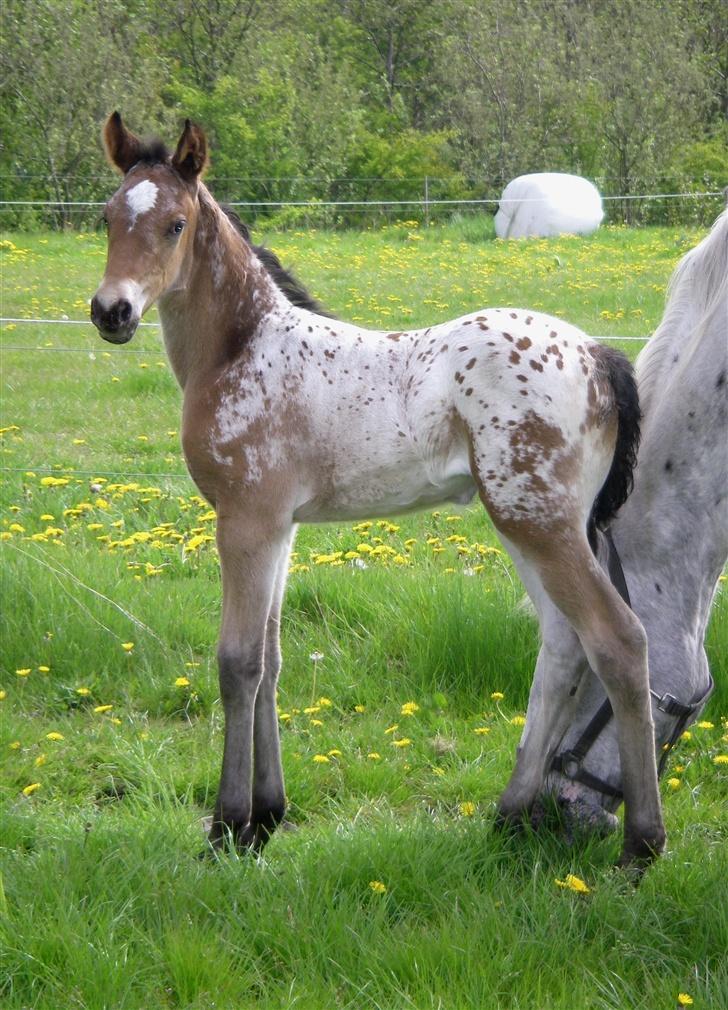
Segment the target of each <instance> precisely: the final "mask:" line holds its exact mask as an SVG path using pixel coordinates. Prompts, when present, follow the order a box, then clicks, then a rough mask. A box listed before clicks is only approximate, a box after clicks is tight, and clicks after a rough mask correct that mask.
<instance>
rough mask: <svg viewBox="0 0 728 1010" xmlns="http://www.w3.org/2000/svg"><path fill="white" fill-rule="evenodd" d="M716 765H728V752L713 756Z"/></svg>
mask: <svg viewBox="0 0 728 1010" xmlns="http://www.w3.org/2000/svg"><path fill="white" fill-rule="evenodd" d="M713 764H714V765H728V754H716V755H715V757H714V758H713Z"/></svg>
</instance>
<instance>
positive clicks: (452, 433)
mask: <svg viewBox="0 0 728 1010" xmlns="http://www.w3.org/2000/svg"><path fill="white" fill-rule="evenodd" d="M104 140H105V145H106V151H107V154H108V157H109V159H110V161H111V162H112V163H113V164H114V165H115V166H116V167H117V168H118V169H119V170H120V171H121V172H122V173H123V174H124V179H123V181H122V184H121V186H120V188H119V189H118V191H117V192H116V193H115V195H114V196H113V197H112V198H111V199H110V200H109V202H108V203H107V205H106V210H105V215H106V220H107V222H108V229H109V248H108V261H107V266H106V272H105V274H104V277H103V280H102V282H101V285H100V287H99V288H98V290H97V292H96V294H95V296H94V298H93V301H92V306H91V315H92V319H93V321H94V323H95V324H96V326H97V328H98V329H99V332H100V333H101V335H102V336H103V337H104V338H105V339H106V340H109V341H111V342H112V343H116V344H121V343H125V342H126V341H128V340H129V339H131V337H132V335H133V333H134V331H135V329H136V326H137V323H138V321H139V319H140V317H141V316H142V314H143V313H144V312H145V311H146V310H147V309H148V308H149V306H150V305H152V304H153V303H154V302H157V303H158V306H159V315H160V320H161V323H162V330H163V334H164V341H165V345H166V348H167V353H168V355H169V358H170V361H171V364H172V368H173V370H174V373H175V375H176V377H177V379H178V381H179V384H180V386H181V387H182V390H183V393H184V404H183V422H182V443H183V448H184V452H185V456H186V460H187V465H188V467H189V470H190V473H191V475H192V477H193V479H194V481H195V483H196V484H197V486H198V487H199V489H200V491H201V492H202V493H203V494H204V495H205V496H206V497H207V499H208V500H209V501H210V502H211V503H212V504H213V505H214V507H215V509H216V512H217V543H218V548H219V553H220V563H221V568H222V583H223V616H222V630H221V635H220V642H219V648H218V660H219V673H220V690H221V696H222V702H223V707H224V710H225V742H224V750H223V764H222V775H221V780H220V789H219V793H218V799H217V804H216V808H215V813H214V816H213V823H212V828H211V834H210V838H211V841H212V842H213V843H214V844H221V843H223V842H224V841H225V840H226V839H227V838H230V839H232V841H234V842H235V843H236V844H237V845H239V846H252V847H259V846H261V845H263V844H264V843H265V841H266V840H267V838H268V837H269V835H270V833H271V832H272V831H273V829H274V828H275V826H276V825H277V824H278V823H279V822H280V820H281V818H282V817H283V812H284V807H285V793H284V787H283V773H282V769H281V759H280V745H279V738H278V726H277V716H276V707H275V690H276V682H277V678H278V673H279V669H280V649H279V615H280V608H281V599H282V596H283V589H284V584H285V578H286V571H287V567H288V556H289V551H290V547H291V542H292V538H293V535H294V531H295V527H296V524H297V523H298V522H301V521H303V522H327V521H331V520H341V519H352V518H364V517H367V516H371V515H375V514H380V515H381V514H387V515H388V514H391V513H396V512H402V511H406V510H409V509H414V508H418V507H422V506H427V505H431V504H434V503H436V502H441V501H446V500H453V499H454V500H457V501H466V500H469V499H470V497H471V496H472V495H473V494H474V493H475V492H476V491H477V492H478V493H479V494H480V497H481V499H482V501H483V503H484V505H485V507H486V509H487V510H488V513H489V514H490V516H491V518H492V519H493V522H494V524H495V526H496V528H497V529H498V531H499V533H500V535H501V537H502V539H503V542H504V543H505V545H506V546H507V548H508V550H509V551H510V554H511V556H512V558H513V560H514V562H515V564H516V566H517V568H518V570H519V572H520V574H521V576H522V578H523V581H524V583H525V585H526V587H527V588H528V590H529V592H530V593H531V594H532V595H533V596H534V597H535V598H537V599H539V598H541V597H547V598H548V599H550V600H551V601H553V604H554V605H555V607H558V608H559V609H560V610H561V611H562V612H563V613H564V614H565V615H566V616H567V618H568V620H569V622H570V625H571V627H573V629H574V634H575V635H576V636H577V637H578V640H579V642H580V643H581V645H582V647H583V649H584V651H585V654H586V655H587V656H588V658H589V662H590V665H591V667H592V668H593V669H594V670H595V671H596V672H597V675H598V676H599V678H600V681H601V682H602V684H603V685H604V688H605V690H606V692H607V694H608V696H609V698H610V699H611V703H612V705H613V707H614V711H615V717H616V721H617V725H618V727H619V749H620V759H621V764H622V767H623V769H624V783H625V784H624V789H625V797H626V817H625V835H624V845H623V851H622V861H623V862H624V863H625V864H627V863H631V862H634V861H643V860H649V859H651V858H652V857H653V856H654V855H655V854H656V853H658V852H659V851H660V850H661V849H662V846H663V844H664V829H663V824H662V814H661V809H660V799H659V792H658V787H657V773H656V767H655V755H654V747H653V724H652V715H651V711H650V702H649V689H648V674H647V654H646V642H645V634H644V631H643V629H642V626H641V625H640V623H639V621H638V620H637V618H636V617H635V615H634V614H633V613H632V611H631V610H630V609H629V607H627V605H626V604H625V603H624V602H623V600H622V599H621V598H620V596H619V594H618V593H617V592H616V591H615V589H614V588H613V587H612V584H611V582H610V581H609V579H608V578H607V577H606V576H605V574H604V573H603V571H602V569H601V567H600V566H599V565H598V564H597V563H596V561H595V558H594V555H593V554H592V552H591V550H590V547H589V542H588V539H587V529H588V527H589V526H591V527H592V528H596V527H598V526H603V525H605V524H606V523H608V522H609V520H610V519H611V517H612V515H613V514H614V512H615V511H616V509H617V508H618V507H619V505H621V504H622V502H623V501H624V499H625V497H626V496H627V494H628V492H629V488H630V485H631V471H632V466H633V464H634V458H635V453H636V443H637V440H638V427H639V423H638V422H639V408H638V404H637V395H636V387H635V384H634V379H633V376H632V372H631V368H630V367H629V365H628V362H627V361H626V359H625V358H623V357H622V356H621V355H619V354H617V353H615V352H613V351H610V350H608V349H606V348H603V347H600V346H598V345H596V344H593V343H590V342H589V341H588V340H587V338H586V337H585V336H584V334H583V333H582V332H581V331H579V330H577V329H575V328H574V327H573V326H570V325H568V324H567V323H564V322H562V321H561V320H557V319H554V318H552V317H549V316H545V315H541V314H539V313H536V312H528V311H524V310H516V309H488V310H484V311H482V312H478V313H473V314H472V315H469V316H464V317H462V318H460V319H457V320H454V321H452V322H448V323H444V324H441V325H439V326H434V327H430V328H428V329H425V330H415V331H412V332H409V333H402V332H397V333H386V332H374V331H370V330H365V329H362V328H361V327H357V326H353V325H350V324H348V323H343V322H339V321H335V320H332V319H328V318H324V317H322V316H321V315H318V314H316V313H314V312H311V311H310V310H308V309H306V308H302V307H300V306H299V305H294V304H292V302H291V301H290V299H289V298H288V297H287V296H286V294H285V292H284V291H283V290H281V289H280V288H279V287H278V286H277V285H276V283H275V282H274V280H273V278H272V276H271V275H270V273H269V272H268V270H267V269H266V267H265V265H264V264H263V263H262V262H261V260H260V258H259V257H258V256H257V255H256V253H255V251H254V249H253V247H251V245H250V244H249V243H248V242H247V241H245V238H244V237H243V236H242V235H241V233H240V231H239V230H238V229H236V228H235V227H234V225H233V224H232V223H231V221H230V219H229V218H228V217H227V216H226V214H225V213H224V212H223V211H222V209H221V208H220V207H219V206H218V205H217V204H216V203H215V201H214V199H213V198H212V196H211V195H210V193H209V191H208V190H207V188H206V187H205V186H204V185H203V183H202V182H201V175H202V172H203V170H204V167H205V164H206V160H207V143H206V139H205V136H204V134H203V132H202V131H201V130H200V129H199V128H198V127H196V126H194V125H192V124H191V123H190V122H189V120H188V121H187V122H186V124H185V128H184V131H183V133H182V135H181V137H180V139H179V142H178V144H177V148H176V150H175V152H174V154H172V155H169V154H168V153H167V152H166V151H165V149H164V148H163V146H162V145H160V144H159V143H158V142H154V143H152V144H144V143H143V142H142V141H140V140H139V138H138V137H137V136H135V135H134V134H133V133H131V132H130V131H129V130H127V129H126V127H125V126H124V124H123V122H122V120H121V117H120V116H119V114H118V113H114V114H113V115H112V116H111V117H110V118H109V120H108V122H107V123H106V126H105V129H104ZM543 635H544V647H545V648H550V647H551V641H550V638H551V626H550V625H549V624H545V625H544V628H543ZM526 750H527V752H528V759H527V760H526V759H525V758H524V754H525V753H526ZM549 757H550V753H549V751H548V749H547V748H545V747H534V746H529V747H527V748H526V749H524V752H523V753H522V754H521V757H520V758H519V760H518V762H517V766H516V769H515V771H514V773H513V776H512V778H511V780H510V782H509V784H508V787H507V789H506V791H505V793H504V794H503V796H502V797H501V800H500V813H501V817H502V818H503V819H504V820H506V821H510V820H519V819H520V818H521V817H522V815H523V813H524V812H525V811H528V810H529V809H530V807H531V805H532V803H533V801H534V799H535V798H536V796H537V795H538V793H539V791H540V789H541V787H542V784H543V780H544V775H545V773H546V762H547V759H548V758H549Z"/></svg>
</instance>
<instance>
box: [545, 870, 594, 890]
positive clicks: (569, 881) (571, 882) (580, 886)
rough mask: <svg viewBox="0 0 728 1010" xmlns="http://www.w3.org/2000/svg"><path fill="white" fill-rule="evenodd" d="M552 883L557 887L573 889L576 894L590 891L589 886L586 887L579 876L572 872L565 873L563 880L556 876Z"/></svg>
mask: <svg viewBox="0 0 728 1010" xmlns="http://www.w3.org/2000/svg"><path fill="white" fill-rule="evenodd" d="M554 883H555V884H556V886H557V887H565V888H567V889H568V890H570V891H575V892H576V894H589V892H590V891H591V888H590V887H587V885H586V884H585V883H584V881H583V880H582V879H581V877H575V876H574V874H573V873H567V874H566V879H565V880H559V879H558V878H556V879H555V880H554Z"/></svg>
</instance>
